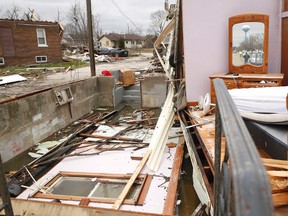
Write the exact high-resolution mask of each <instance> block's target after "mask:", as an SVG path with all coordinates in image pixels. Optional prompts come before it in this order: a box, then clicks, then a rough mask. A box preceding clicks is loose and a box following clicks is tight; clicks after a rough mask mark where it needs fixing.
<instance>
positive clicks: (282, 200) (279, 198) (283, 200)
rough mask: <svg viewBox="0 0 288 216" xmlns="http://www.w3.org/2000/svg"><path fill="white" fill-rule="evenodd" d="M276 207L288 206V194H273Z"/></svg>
mask: <svg viewBox="0 0 288 216" xmlns="http://www.w3.org/2000/svg"><path fill="white" fill-rule="evenodd" d="M272 199H273V203H274V207H279V206H286V205H288V192H284V193H277V194H272Z"/></svg>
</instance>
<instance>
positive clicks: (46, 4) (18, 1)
mask: <svg viewBox="0 0 288 216" xmlns="http://www.w3.org/2000/svg"><path fill="white" fill-rule="evenodd" d="M75 2H77V3H78V2H80V3H81V4H82V5H83V8H84V9H85V10H86V1H85V0H1V3H0V14H1V17H3V14H5V12H6V10H7V9H11V8H12V6H13V4H14V3H15V5H17V6H19V7H20V8H21V10H22V11H27V10H28V8H30V9H34V10H35V12H36V13H37V14H39V15H40V18H41V20H55V19H56V18H57V11H58V10H59V11H60V17H61V20H60V21H61V23H63V24H65V22H66V21H67V20H65V16H66V14H67V11H68V10H69V9H70V8H71V6H72V4H74V3H75ZM114 2H116V3H117V5H118V6H119V7H120V8H121V9H122V11H123V12H124V13H125V15H126V16H128V17H129V18H130V19H131V20H132V21H133V22H134V23H135V24H136V25H137V26H139V27H140V28H141V29H142V30H143V31H144V32H146V31H147V28H148V27H149V25H150V22H151V20H150V15H151V13H153V12H155V11H157V10H164V2H165V0H114ZM175 2H176V0H169V3H170V4H171V3H175ZM91 3H92V10H93V12H92V13H93V14H97V15H100V17H101V28H102V30H103V33H109V32H117V33H126V32H127V31H128V28H129V29H130V30H133V29H135V27H134V26H133V24H132V23H131V22H130V21H129V20H128V19H127V18H125V17H124V16H123V15H122V14H121V13H120V11H119V10H118V9H117V8H116V6H115V5H114V4H113V0H91Z"/></svg>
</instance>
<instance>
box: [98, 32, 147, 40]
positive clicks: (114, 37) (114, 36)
mask: <svg viewBox="0 0 288 216" xmlns="http://www.w3.org/2000/svg"><path fill="white" fill-rule="evenodd" d="M103 37H106V38H108V39H109V40H110V41H119V40H120V39H124V40H143V37H141V36H139V35H136V34H117V33H110V34H104V35H102V36H101V37H100V38H99V40H101V39H102V38H103Z"/></svg>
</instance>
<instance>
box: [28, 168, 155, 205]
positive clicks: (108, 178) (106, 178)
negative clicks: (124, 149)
mask: <svg viewBox="0 0 288 216" xmlns="http://www.w3.org/2000/svg"><path fill="white" fill-rule="evenodd" d="M61 177H75V178H79V177H80V178H81V177H83V178H91V180H92V179H96V181H99V182H100V183H101V182H103V183H106V182H110V183H111V182H113V183H119V184H124V185H125V184H126V183H127V182H128V181H129V179H130V177H131V175H125V174H103V173H81V172H59V173H58V174H57V175H56V176H55V177H53V178H52V179H50V180H49V181H48V182H47V183H46V184H45V185H44V186H43V187H42V188H40V189H38V190H37V191H36V192H34V193H33V194H31V197H33V198H46V199H59V200H73V201H81V200H83V199H89V200H90V202H99V203H111V204H113V203H115V201H116V200H117V198H118V197H116V198H106V197H105V198H104V197H91V196H76V195H62V194H52V193H49V189H50V188H51V187H52V186H53V185H54V183H55V182H57V181H58V180H59V179H60V178H61ZM152 178H153V176H151V175H147V174H143V175H139V176H138V178H137V179H136V181H135V184H138V185H140V188H139V189H137V190H139V191H137V192H136V193H138V194H137V195H136V196H135V198H134V199H125V200H124V202H123V203H124V204H128V205H143V204H144V201H145V197H146V195H147V193H148V189H149V187H150V184H151V181H152ZM79 185H81V182H80V181H79ZM96 187H97V184H96V183H95V187H94V188H93V189H92V190H91V191H90V193H89V194H92V193H94V192H95V191H94V192H93V190H94V189H95V188H96ZM44 188H45V189H44ZM43 192H44V193H43ZM120 193H121V192H120ZM119 195H120V194H119Z"/></svg>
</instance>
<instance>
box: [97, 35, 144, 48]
mask: <svg viewBox="0 0 288 216" xmlns="http://www.w3.org/2000/svg"><path fill="white" fill-rule="evenodd" d="M121 41H122V43H123V44H124V48H128V49H129V48H142V47H143V46H144V39H143V38H142V37H141V36H139V35H136V34H116V33H110V34H105V35H102V36H101V37H100V38H99V42H100V43H101V44H102V46H106V47H120V43H121Z"/></svg>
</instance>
